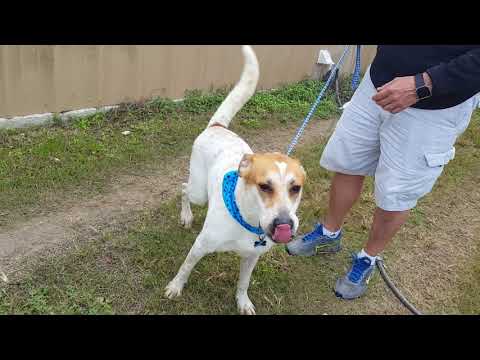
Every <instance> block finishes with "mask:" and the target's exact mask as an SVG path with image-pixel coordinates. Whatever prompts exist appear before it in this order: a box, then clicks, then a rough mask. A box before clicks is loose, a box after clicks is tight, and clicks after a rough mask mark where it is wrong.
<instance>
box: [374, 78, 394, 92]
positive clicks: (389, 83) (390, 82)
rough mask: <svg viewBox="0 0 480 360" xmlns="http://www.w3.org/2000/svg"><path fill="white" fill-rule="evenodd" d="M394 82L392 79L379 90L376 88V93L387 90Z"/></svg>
mask: <svg viewBox="0 0 480 360" xmlns="http://www.w3.org/2000/svg"><path fill="white" fill-rule="evenodd" d="M394 81H395V79H393V80H392V81H389V82H388V83H386V84H383V85H382V86H380V87H379V88H377V91H382V90H384V89H386V88H388V87H389V86H390V85H391V84H392V83H393V82H394Z"/></svg>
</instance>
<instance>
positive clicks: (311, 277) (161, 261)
mask: <svg viewBox="0 0 480 360" xmlns="http://www.w3.org/2000/svg"><path fill="white" fill-rule="evenodd" d="M282 91H284V92H282ZM288 91H290V90H279V93H277V95H276V96H279V95H278V94H288ZM294 93H295V94H297V92H294ZM312 93H313V92H312ZM298 94H299V95H298V97H294V96H293V95H289V96H286V95H285V96H286V98H287V99H290V100H288V101H293V102H296V101H299V102H300V103H299V104H301V103H303V101H304V100H305V101H306V99H307V97H303V96H306V95H302V94H303V90H302V91H298ZM212 96H213V97H214V98H213V99H211V98H208V99H202V96H199V95H198V94H197V95H195V97H193V99H195V100H194V101H195V102H196V105H195V106H198V107H200V108H202V109H204V110H205V111H207V110H206V109H211V107H214V104H217V103H218V102H219V101H220V98H216V97H215V96H217V95H212ZM261 96H264V95H261ZM265 96H266V95H265ZM282 96H283V95H282ZM192 101H193V100H192ZM256 101H259V100H258V98H257V100H256ZM282 101H283V100H282ZM282 101H280V103H281V104H283V102H282ZM288 101H287V102H288ZM267 103H268V101H265V102H264V103H263V102H262V104H267ZM186 104H187V105H182V106H186V107H187V108H188V106H190V105H188V104H191V103H189V102H188V101H187V103H186ZM162 106H164V105H162ZM168 106H173V105H172V104H170V103H168ZM191 106H192V109H193V108H196V107H195V106H193V105H191ZM249 106H250V107H253V108H247V109H246V113H245V114H248V116H247V115H244V116H245V117H243V118H244V119H249V118H255V116H252V114H253V113H257V112H260V110H259V109H261V108H262V106H260V105H257V106H253V105H249ZM265 106H267V105H265ZM268 106H272V108H275V106H276V105H273V104H272V105H268ZM283 106H284V105H281V107H283ZM299 106H300V105H299ZM192 109H190V110H185V109H184V110H183V111H186V113H188V114H192V111H193V110H192ZM139 111H145V110H144V108H141V110H139ZM188 111H190V112H188ZM300 112H301V111H299V114H300ZM183 114H185V113H183ZM202 114H203V113H200V115H199V116H200V119H202V121H200V122H203V120H205V118H203V115H202ZM299 114H298V115H299ZM183 116H186V115H183ZM266 116H267V115H266ZM145 118H146V119H147V120H145V121H137V122H135V121H133V120H132V121H133V122H132V123H130V121H131V120H128V121H127V120H125V121H126V123H129V124H131V126H132V127H133V126H140V125H141V126H148V128H149V130H148V131H147V132H145V133H143V135H144V136H145V138H146V139H148V138H149V136H150V134H151V128H150V127H154V126H153V124H151V123H150V122H149V121H151V120H148V119H149V115H146V116H145ZM266 118H267V119H270V120H269V121H277V120H272V117H271V116H270V115H268V116H267V117H266ZM120 119H124V118H123V117H120ZM182 119H183V118H182ZM89 121H94V120H89ZM102 121H104V120H102ZM164 121H167V118H166V117H165V119H164ZM169 121H170V120H169ZM184 121H186V120H185V119H184ZM189 121H190V122H191V123H190V125H191V127H194V126H196V124H195V121H198V120H194V119H193V117H192V118H191V119H190V120H189ZM157 122H158V123H162V121H157ZM116 123H117V122H116V121H115V120H112V124H116ZM145 123H147V124H148V125H145ZM88 124H89V125H87V126H86V128H87V130H78V123H76V125H75V126H74V129H75V130H69V131H86V132H87V133H88V134H92V132H93V133H94V131H93V129H95V128H96V126H98V123H95V122H94V124H93V125H92V123H90V122H89V123H88ZM96 124H97V125H96ZM262 124H263V123H262ZM262 124H261V125H259V126H263V125H262ZM81 126H84V125H81ZM114 126H115V125H110V124H108V125H107V127H108V128H115V127H114ZM163 126H165V127H164V128H163V129H168V128H169V127H168V126H167V125H163ZM170 126H171V128H170V129H171V131H172V133H171V136H172V137H175V136H178V140H176V141H178V142H182V141H185V142H186V143H188V142H189V141H191V139H186V140H182V139H180V138H181V137H183V136H184V135H183V134H181V135H178V134H177V135H175V134H176V133H175V131H176V130H177V128H176V126H180V125H179V124H176V122H175V125H174V124H170ZM187 127H188V126H187ZM202 127H203V124H202V126H198V129H200V128H202ZM123 128H124V127H119V128H115V129H123ZM185 130H186V131H187V129H185ZM37 131H40V130H37ZM59 131H60V130H59ZM62 131H64V130H63V129H62ZM190 131H192V129H191V128H190ZM193 133H195V131H192V133H189V134H190V135H193ZM15 136H19V135H18V134H17V135H15ZM152 136H153V139H152V145H151V146H153V142H154V139H155V138H156V137H157V136H161V135H160V134H156V133H155V135H152ZM119 138H120V139H123V138H121V137H119ZM118 141H120V140H118ZM122 141H125V142H126V144H127V145H128V144H130V145H129V146H133V144H132V143H130V141H131V140H122ZM169 141H172V139H171V138H169ZM47 143H48V142H42V146H46V145H45V144H47ZM122 144H123V145H126V144H125V143H122ZM177 146H178V148H177ZM182 146H183V145H182ZM127 148H129V147H128V146H127ZM134 148H135V147H134ZM322 148H323V145H321V144H317V145H305V146H302V147H299V149H298V151H297V153H296V155H297V156H298V157H299V158H300V159H301V161H302V163H303V164H304V166H305V168H306V170H307V173H308V174H309V178H310V179H315V181H313V180H310V181H309V182H308V183H307V185H306V187H305V195H304V199H303V201H302V205H301V210H300V217H301V221H302V228H303V229H305V228H307V227H308V226H309V225H311V224H312V223H313V222H314V221H315V220H316V219H317V218H318V217H320V216H322V215H323V214H324V213H325V210H326V204H327V201H326V200H327V198H328V188H329V179H330V176H331V175H330V174H329V173H327V172H326V171H324V170H323V169H321V168H320V167H319V166H318V158H319V156H320V153H321V151H322ZM174 149H176V150H172V149H170V151H171V154H172V156H173V155H175V153H176V152H177V151H181V150H180V149H181V145H180V144H176V146H175V147H174ZM133 153H135V152H134V151H133ZM45 154H51V152H49V151H46V152H45ZM135 154H137V156H139V155H138V154H139V153H135ZM479 156H480V113H479V112H477V113H476V114H475V116H474V119H473V120H472V124H471V126H470V127H469V129H468V130H467V131H466V133H465V134H464V135H463V136H462V138H461V139H460V140H459V142H458V153H457V158H456V159H455V161H452V162H451V163H450V164H449V166H447V167H446V169H445V172H444V174H443V176H442V177H441V178H440V180H439V183H438V185H437V186H436V187H435V189H434V192H433V193H432V194H430V195H429V196H428V197H426V198H425V199H424V200H422V201H421V202H420V203H419V206H418V208H417V209H416V210H415V211H414V212H413V215H412V217H411V218H410V220H409V222H408V224H407V226H406V232H407V235H408V234H409V232H415V233H428V232H431V231H432V229H435V226H433V225H432V223H431V218H432V216H435V214H436V211H438V204H444V207H447V205H446V204H448V200H449V199H451V193H452V192H453V191H455V192H457V193H460V194H462V193H461V192H462V191H467V190H462V189H468V187H466V186H464V185H466V184H470V185H472V184H473V185H474V184H476V183H477V181H478V179H479V178H480V166H479V161H478V159H479ZM135 159H136V158H135ZM131 161H133V160H131ZM95 169H96V168H93V169H92V170H91V171H92V174H94V172H93V171H94V170H95ZM95 176H96V175H95ZM372 189H373V187H372V181H371V180H369V181H367V185H366V189H365V191H364V193H363V195H362V197H361V199H360V201H359V202H358V203H357V205H356V206H355V207H354V209H353V211H352V213H351V215H350V216H349V217H348V219H347V223H346V225H345V233H346V234H348V235H347V238H346V241H345V242H344V243H345V249H344V251H343V252H342V253H340V254H337V255H325V256H321V257H313V258H306V259H305V258H288V257H287V256H286V254H285V252H284V251H283V249H282V248H281V247H276V248H274V250H273V251H271V252H270V253H268V254H266V255H265V256H264V257H263V258H262V259H261V260H260V261H259V263H258V265H257V267H256V268H255V270H254V273H253V276H252V282H251V287H250V291H249V294H250V298H251V299H252V301H253V302H254V304H255V305H256V307H257V311H258V312H259V313H262V314H267V313H269V314H323V313H328V314H333V313H366V312H375V311H378V310H376V309H378V308H381V307H382V306H387V308H388V306H390V307H391V308H393V307H395V306H397V307H398V306H399V305H398V302H397V301H396V300H395V299H392V298H391V297H388V296H389V295H388V293H386V292H385V290H384V287H383V284H382V282H381V279H380V278H379V277H378V276H376V277H374V278H373V280H372V282H371V288H372V289H371V290H370V293H369V296H368V297H365V298H362V299H359V300H358V301H356V302H354V303H352V302H342V301H339V300H337V299H335V298H334V297H333V296H332V292H331V285H332V284H333V283H334V281H335V279H336V277H337V276H338V274H339V273H341V272H343V271H344V269H346V267H347V265H348V263H349V257H348V253H349V252H350V251H353V250H356V249H358V248H359V247H360V246H361V244H362V242H363V241H364V240H365V238H366V236H367V233H368V226H369V224H370V221H371V214H372V211H373V209H374V207H375V205H374V202H373V197H372ZM464 196H468V193H465V194H464ZM193 210H194V214H195V222H194V226H193V229H192V230H185V229H183V228H181V227H180V226H179V224H178V214H179V211H180V208H179V199H178V198H175V199H171V200H169V201H167V202H166V203H164V204H163V205H162V206H161V207H160V208H158V209H156V210H154V211H146V212H144V213H143V214H142V215H141V216H140V217H138V218H137V219H136V220H135V221H134V222H133V223H131V224H129V225H128V227H127V228H126V229H120V230H118V231H114V232H108V233H103V235H102V236H101V237H100V238H99V239H95V240H94V241H90V242H85V243H84V244H82V245H81V246H79V248H78V249H75V250H73V251H72V252H69V253H67V254H64V255H63V256H58V257H50V258H46V259H42V260H41V261H38V262H35V263H33V264H32V265H31V267H30V268H29V269H28V270H27V271H26V273H25V275H24V276H23V277H22V278H21V279H19V283H18V284H11V285H3V286H0V313H17V314H22V313H28V314H30V313H35V314H51V313H54V314H112V313H114V314H127V313H132V314H138V313H143V314H236V305H235V301H234V293H235V284H236V281H237V277H238V270H239V259H238V257H237V256H235V255H233V254H228V253H222V254H213V255H210V256H207V257H206V258H204V259H203V260H202V261H201V262H200V263H199V264H198V265H197V267H196V268H195V269H194V271H193V273H192V275H191V277H190V280H189V283H188V284H187V286H186V288H185V290H184V293H183V295H182V297H181V298H179V299H177V300H174V301H171V300H167V299H164V298H163V289H164V286H165V285H166V284H167V282H168V281H169V280H170V279H171V278H172V277H173V276H174V275H175V273H176V271H177V270H178V268H179V266H180V264H181V263H182V261H183V260H184V258H185V256H186V254H187V252H188V250H189V248H190V247H191V245H192V243H193V241H194V239H195V236H196V234H197V233H198V232H199V230H200V228H201V225H202V219H203V217H204V216H205V209H204V208H194V209H193ZM450 225H451V224H450ZM462 225H463V224H462ZM424 245H425V244H424ZM425 246H426V245H425ZM459 246H462V245H461V244H459ZM409 251H411V249H409V248H407V245H406V244H402V243H401V242H395V243H394V244H393V245H392V246H391V247H390V248H389V250H388V251H387V252H386V254H385V257H386V259H387V260H388V259H395V258H401V257H402V256H404V255H405V254H407V255H408V253H409ZM479 260H480V257H478V256H477V255H476V256H474V257H472V258H471V259H469V262H468V263H466V264H463V267H464V270H462V271H461V274H462V276H461V277H460V278H459V284H458V288H459V293H458V294H457V295H458V296H456V297H455V298H452V299H436V300H437V302H435V301H433V302H432V301H431V302H427V301H425V302H424V303H422V302H420V303H418V302H417V306H418V307H419V308H421V309H422V308H423V307H427V306H428V309H429V311H430V312H431V313H443V312H445V311H446V310H445V309H446V308H447V309H451V311H455V310H458V311H460V312H462V313H476V314H478V313H479V312H480V282H479V281H478V279H480V267H479V266H478V264H479V263H480V261H479ZM387 271H389V270H388V269H387ZM416 275H417V274H412V273H404V274H403V276H405V277H416ZM410 291H414V289H413V290H412V289H410ZM417 291H418V292H419V293H416V295H417V297H418V296H421V294H422V289H418V290H417ZM419 294H420V295H419ZM417 297H416V298H417ZM385 304H387V305H385ZM391 308H389V309H390V311H391Z"/></svg>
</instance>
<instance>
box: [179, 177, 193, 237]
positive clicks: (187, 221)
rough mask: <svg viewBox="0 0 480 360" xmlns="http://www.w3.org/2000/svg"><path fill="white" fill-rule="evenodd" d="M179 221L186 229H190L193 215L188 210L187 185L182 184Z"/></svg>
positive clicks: (190, 210) (189, 209)
mask: <svg viewBox="0 0 480 360" xmlns="http://www.w3.org/2000/svg"><path fill="white" fill-rule="evenodd" d="M180 221H181V222H182V225H183V226H185V228H186V229H189V228H191V227H192V222H193V213H192V209H191V208H190V199H189V198H188V184H187V183H183V184H182V211H181V212H180Z"/></svg>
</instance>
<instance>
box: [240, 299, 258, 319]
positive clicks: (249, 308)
mask: <svg viewBox="0 0 480 360" xmlns="http://www.w3.org/2000/svg"><path fill="white" fill-rule="evenodd" d="M237 306H238V311H239V312H240V315H255V306H253V304H252V302H251V301H250V299H249V298H248V296H241V297H238V298H237Z"/></svg>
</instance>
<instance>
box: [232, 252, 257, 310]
mask: <svg viewBox="0 0 480 360" xmlns="http://www.w3.org/2000/svg"><path fill="white" fill-rule="evenodd" d="M258 258H259V256H258V255H253V256H250V257H244V258H242V260H241V262H240V278H239V280H238V284H237V296H236V298H237V306H238V311H239V312H240V314H242V315H255V306H253V304H252V302H251V301H250V299H249V298H248V294H247V291H248V286H249V285H250V277H251V275H252V271H253V269H254V268H255V265H256V264H257V261H258Z"/></svg>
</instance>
